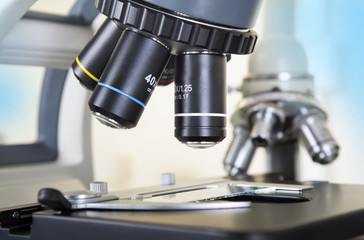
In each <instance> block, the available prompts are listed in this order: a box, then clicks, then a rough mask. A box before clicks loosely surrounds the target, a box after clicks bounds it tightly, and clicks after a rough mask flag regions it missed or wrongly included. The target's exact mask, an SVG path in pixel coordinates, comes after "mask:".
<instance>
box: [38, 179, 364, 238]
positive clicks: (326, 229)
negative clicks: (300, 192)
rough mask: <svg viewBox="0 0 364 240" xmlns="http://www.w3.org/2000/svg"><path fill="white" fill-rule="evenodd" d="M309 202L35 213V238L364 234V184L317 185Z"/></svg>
mask: <svg viewBox="0 0 364 240" xmlns="http://www.w3.org/2000/svg"><path fill="white" fill-rule="evenodd" d="M314 187H315V188H314V189H313V190H309V191H307V192H306V193H305V195H307V196H308V197H310V198H312V200H311V201H306V202H297V203H267V202H264V203H253V204H252V206H251V208H249V209H234V210H214V211H184V212H183V211H178V212H168V211H167V212H166V211H164V212H133V211H119V212H117V211H76V212H72V213H64V214H55V213H54V212H42V213H37V214H35V215H34V216H33V225H32V232H31V233H32V234H31V239H36V240H43V239H44V240H45V239H47V240H48V239H53V240H60V239H88V240H93V239H95V240H96V239H105V240H107V239H159V240H163V239H168V240H170V239H174V240H177V239H189V240H197V239H198V240H203V239H221V240H222V239H239V240H242V239H274V240H275V239H280V240H282V239H298V240H300V239H305V240H306V239H311V240H312V239H347V238H350V237H355V236H358V235H362V234H364V228H363V226H364V201H363V199H364V186H362V185H338V184H328V183H318V184H315V185H314Z"/></svg>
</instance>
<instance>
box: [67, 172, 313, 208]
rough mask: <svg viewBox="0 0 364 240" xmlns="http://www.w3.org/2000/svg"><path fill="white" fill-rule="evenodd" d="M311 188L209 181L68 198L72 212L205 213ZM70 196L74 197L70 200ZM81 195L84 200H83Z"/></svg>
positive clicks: (77, 195) (299, 192) (85, 193)
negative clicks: (257, 196)
mask: <svg viewBox="0 0 364 240" xmlns="http://www.w3.org/2000/svg"><path fill="white" fill-rule="evenodd" d="M309 189H312V186H305V185H283V184H272V183H255V182H244V181H231V180H226V179H213V180H209V181H206V182H201V181H199V182H194V183H188V184H179V185H177V184H176V185H173V186H170V187H168V188H166V186H154V187H153V186H152V187H149V188H143V189H140V190H138V189H137V190H128V191H122V192H117V193H114V195H102V194H101V193H100V192H90V191H79V192H73V193H71V194H68V195H65V197H66V198H67V199H68V200H69V201H70V203H71V205H72V206H71V208H72V209H73V210H79V209H100V210H129V211H130V210H138V211H161V210H162V211H164V210H173V211H174V210H205V209H232V208H246V207H249V206H250V205H251V203H250V202H249V201H221V200H224V199H229V198H233V197H238V196H244V195H247V194H276V193H277V194H279V193H281V192H284V193H285V194H286V193H289V194H298V195H299V194H302V192H303V191H305V190H309ZM70 196H73V197H72V199H73V200H71V198H70ZM81 196H82V197H81Z"/></svg>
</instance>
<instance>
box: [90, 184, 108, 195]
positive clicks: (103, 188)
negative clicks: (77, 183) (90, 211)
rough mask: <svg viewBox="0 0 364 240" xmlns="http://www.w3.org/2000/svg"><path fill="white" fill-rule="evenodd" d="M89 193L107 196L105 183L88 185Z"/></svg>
mask: <svg viewBox="0 0 364 240" xmlns="http://www.w3.org/2000/svg"><path fill="white" fill-rule="evenodd" d="M90 191H97V192H100V193H102V194H107V192H108V190H107V182H92V183H90Z"/></svg>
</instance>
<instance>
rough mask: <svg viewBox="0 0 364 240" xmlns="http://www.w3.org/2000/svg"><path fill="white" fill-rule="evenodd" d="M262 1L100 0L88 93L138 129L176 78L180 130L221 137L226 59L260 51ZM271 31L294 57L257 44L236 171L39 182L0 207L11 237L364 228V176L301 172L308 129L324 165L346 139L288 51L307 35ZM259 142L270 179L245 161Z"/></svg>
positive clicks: (305, 233) (241, 108) (237, 123)
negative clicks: (29, 196) (347, 180)
mask: <svg viewBox="0 0 364 240" xmlns="http://www.w3.org/2000/svg"><path fill="white" fill-rule="evenodd" d="M261 5H262V1H261V0H229V1H219V0H185V1H171V0H96V2H95V6H96V8H97V9H98V11H99V12H100V13H102V14H103V15H105V16H106V17H107V18H106V20H105V21H104V23H103V24H102V25H101V27H100V28H99V30H98V31H97V32H96V33H95V35H94V36H93V37H92V39H91V40H90V41H89V42H88V43H87V45H86V46H85V48H84V49H83V50H82V51H81V53H80V54H79V55H78V57H76V59H75V61H74V62H73V64H72V70H73V73H74V74H75V76H76V78H77V79H78V81H79V83H80V84H81V85H82V86H83V87H85V88H86V89H87V91H89V93H90V95H91V96H90V98H89V101H88V107H89V109H90V111H91V113H92V115H93V116H94V117H96V119H97V120H99V121H100V122H101V123H102V124H104V125H106V126H109V127H111V128H115V129H130V128H134V127H136V126H137V124H138V121H139V119H140V118H141V117H142V113H143V111H144V109H145V108H146V106H147V103H148V101H149V99H150V97H151V95H152V93H153V91H154V89H155V88H156V87H157V86H160V85H168V84H174V86H175V87H174V89H175V95H174V101H175V119H174V120H175V132H174V134H175V137H176V138H177V139H178V141H180V142H182V143H183V144H185V145H186V146H188V147H192V148H208V147H213V146H215V145H216V144H217V143H219V142H221V141H222V140H223V139H224V138H225V135H226V123H227V116H226V94H227V84H226V79H225V75H226V64H227V62H228V61H229V60H230V58H231V55H234V54H250V53H252V52H253V51H254V49H255V46H256V42H257V33H256V32H255V31H254V30H252V29H251V28H252V27H253V26H254V24H255V21H256V18H257V15H258V12H259V8H260V7H261ZM268 40H269V39H268ZM272 41H273V42H277V41H279V42H280V45H279V46H280V47H281V46H282V43H283V46H284V47H286V49H285V50H287V51H285V52H284V53H283V54H282V56H284V57H283V58H285V59H286V61H287V62H288V63H289V64H287V65H286V66H284V67H283V68H281V69H278V70H277V68H276V66H272V64H273V65H274V61H273V63H272V62H269V61H270V59H271V58H270V57H272V55H274V54H272V55H270V56H269V55H268V57H267V55H264V53H265V51H268V50H267V49H265V47H266V46H268V45H270V44H271V43H270V44H266V45H264V44H262V45H261V47H259V46H258V45H257V49H256V50H259V52H258V53H257V54H256V55H254V56H253V57H252V59H251V62H250V69H249V70H250V74H249V75H248V76H247V77H246V78H245V79H244V81H243V85H242V93H243V99H242V100H241V102H240V103H239V104H238V106H237V108H236V111H235V113H234V114H233V116H232V117H231V122H232V124H233V126H234V139H233V140H232V142H231V144H230V147H229V149H228V150H227V153H226V156H225V159H224V166H225V169H226V171H227V173H228V177H224V178H213V179H205V180H199V181H191V182H187V183H176V182H175V181H174V176H173V175H168V174H167V175H164V176H163V179H162V182H161V185H160V186H150V187H144V188H138V189H129V190H123V191H119V192H109V191H108V186H107V183H105V182H92V183H91V184H90V189H89V190H77V191H69V192H62V191H60V190H57V189H55V188H42V189H40V191H39V193H38V203H37V204H32V205H29V206H19V207H14V208H8V209H3V210H0V238H1V239H3V238H2V237H4V239H16V240H17V239H30V240H33V239H36V240H43V239H55V240H58V239H76V238H77V239H78V238H84V239H100V238H102V239H117V238H125V239H145V238H151V239H323V238H330V239H343V238H350V237H355V236H358V235H362V234H364V232H363V229H362V224H363V223H364V211H363V209H364V205H363V203H362V200H359V199H362V197H364V192H363V187H362V186H353V185H339V184H330V183H327V182H298V181H297V179H296V177H295V166H294V163H295V158H296V153H297V146H298V141H300V142H302V143H303V145H304V146H305V147H306V149H307V150H308V152H309V154H310V156H311V158H312V159H313V160H314V161H315V162H318V163H320V164H327V163H330V162H332V161H333V160H334V159H335V158H336V157H337V155H338V150H339V147H338V144H337V143H336V142H335V140H334V138H333V137H332V135H331V133H330V132H329V130H328V128H327V127H326V122H325V121H326V119H327V114H326V113H325V111H324V110H323V109H322V108H321V107H320V105H319V104H318V103H317V102H316V100H315V98H314V96H313V77H312V76H311V75H310V74H308V73H307V66H306V65H305V64H303V66H302V65H301V66H300V67H298V68H295V65H294V63H293V62H292V58H290V57H291V56H289V54H290V52H289V49H291V48H290V47H293V48H299V47H298V46H297V43H296V42H294V41H292V40H291V39H288V40H287V41H286V40H285V39H283V38H280V37H274V38H273V40H272ZM285 41H286V42H285ZM286 43H287V44H286ZM277 49H278V47H277ZM284 54H287V56H288V57H287V56H285V55H284ZM274 57H275V56H274ZM295 57H297V56H295ZM287 59H288V60H287ZM265 61H266V62H265ZM302 61H303V62H305V59H304V60H302ZM265 63H269V64H265ZM270 70H272V71H270ZM258 147H264V148H266V149H267V158H268V159H269V163H270V170H271V173H272V175H274V176H273V178H270V177H271V174H268V175H267V176H264V179H263V181H261V180H259V179H258V180H257V179H256V178H255V177H254V176H251V175H249V173H248V168H249V165H250V162H251V161H252V158H253V156H254V152H255V151H256V148H258ZM277 176H278V177H277ZM353 196H355V197H353Z"/></svg>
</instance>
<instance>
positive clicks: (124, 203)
mask: <svg viewBox="0 0 364 240" xmlns="http://www.w3.org/2000/svg"><path fill="white" fill-rule="evenodd" d="M250 205H251V203H250V202H226V201H214V202H212V201H211V202H206V203H159V202H143V201H130V200H115V201H109V202H100V203H92V204H91V203H90V204H77V205H73V206H72V209H74V210H78V209H104V210H128V211H130V210H133V211H182V210H183V211H186V210H212V209H233V208H247V207H250Z"/></svg>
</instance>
